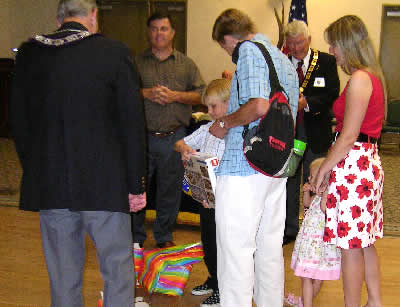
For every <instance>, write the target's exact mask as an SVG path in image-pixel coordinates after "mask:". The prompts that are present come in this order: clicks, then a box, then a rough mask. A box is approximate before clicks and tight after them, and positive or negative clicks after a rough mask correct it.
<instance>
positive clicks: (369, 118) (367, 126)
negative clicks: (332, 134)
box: [333, 70, 385, 138]
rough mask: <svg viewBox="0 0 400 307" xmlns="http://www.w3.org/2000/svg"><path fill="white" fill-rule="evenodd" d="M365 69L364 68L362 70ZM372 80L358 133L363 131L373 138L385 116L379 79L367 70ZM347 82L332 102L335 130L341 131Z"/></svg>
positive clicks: (376, 135)
mask: <svg viewBox="0 0 400 307" xmlns="http://www.w3.org/2000/svg"><path fill="white" fill-rule="evenodd" d="M363 71H365V70H363ZM366 73H367V74H368V75H369V78H370V79H371V82H372V93H371V97H370V99H369V103H368V109H367V112H366V113H365V117H364V120H363V122H362V124H361V128H360V133H364V134H366V135H369V136H370V137H373V138H379V136H380V135H381V130H382V125H383V120H384V117H385V95H384V92H383V88H382V84H381V82H380V80H379V79H378V78H377V77H375V76H374V75H372V74H371V73H369V72H367V71H366ZM348 85H349V83H348V82H347V85H346V87H345V88H344V90H343V92H342V94H340V96H339V98H338V99H336V101H335V102H334V104H333V113H334V114H335V117H336V122H337V124H336V130H335V131H336V132H340V131H342V128H343V119H344V110H345V106H346V92H347V87H348Z"/></svg>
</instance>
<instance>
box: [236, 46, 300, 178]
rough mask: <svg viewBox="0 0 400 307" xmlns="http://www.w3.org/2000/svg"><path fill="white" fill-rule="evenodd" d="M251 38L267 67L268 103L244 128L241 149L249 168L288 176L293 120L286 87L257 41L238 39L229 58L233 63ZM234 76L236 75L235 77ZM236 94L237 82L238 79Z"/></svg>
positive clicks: (264, 172)
mask: <svg viewBox="0 0 400 307" xmlns="http://www.w3.org/2000/svg"><path fill="white" fill-rule="evenodd" d="M244 42H250V43H252V44H254V45H256V46H257V47H258V48H259V49H260V51H261V52H262V54H263V56H264V58H265V61H266V62H267V65H268V68H269V81H270V85H271V94H270V96H269V103H270V107H269V110H268V112H267V113H266V114H265V115H264V116H263V117H262V118H261V120H260V123H259V124H258V126H256V127H253V128H251V129H249V125H245V126H244V130H243V152H244V155H245V157H246V159H247V161H248V163H249V164H250V166H251V167H252V168H254V169H255V170H256V171H258V172H260V173H262V174H264V175H266V176H272V177H288V176H290V175H289V174H288V172H287V169H288V166H289V162H290V159H291V157H292V155H293V143H294V134H295V129H294V121H293V117H292V111H291V109H290V106H289V103H288V100H287V98H286V96H287V95H286V94H285V91H284V89H283V87H282V86H281V84H280V83H279V79H278V75H277V73H276V70H275V66H274V64H273V62H272V59H271V56H270V54H269V53H268V51H267V49H266V48H265V46H264V45H263V44H261V43H258V42H252V41H243V42H241V43H238V44H237V46H236V48H235V50H234V51H233V54H232V61H233V62H234V63H235V64H236V63H237V60H238V57H239V48H240V45H241V44H242V43H244ZM236 79H237V78H236ZM237 90H238V97H240V96H239V83H237Z"/></svg>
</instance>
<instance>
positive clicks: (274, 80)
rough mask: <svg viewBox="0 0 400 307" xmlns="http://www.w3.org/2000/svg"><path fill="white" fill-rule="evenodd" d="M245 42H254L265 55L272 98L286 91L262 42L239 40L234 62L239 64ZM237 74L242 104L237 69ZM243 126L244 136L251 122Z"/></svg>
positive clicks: (233, 54)
mask: <svg viewBox="0 0 400 307" xmlns="http://www.w3.org/2000/svg"><path fill="white" fill-rule="evenodd" d="M244 42H250V43H252V44H254V45H255V46H257V47H258V49H259V50H260V51H261V53H262V55H263V56H264V59H265V62H266V63H267V65H268V71H269V84H270V87H271V92H270V95H269V97H270V98H271V97H272V96H273V95H274V94H275V93H276V92H283V93H285V90H284V89H283V87H282V85H281V84H280V82H279V79H278V74H277V73H276V69H275V65H274V63H273V62H272V58H271V55H270V54H269V52H268V50H267V48H265V46H264V45H263V44H261V43H259V42H253V41H250V40H245V41H242V42H239V43H238V44H237V45H236V47H235V49H234V50H233V53H232V61H233V63H235V64H237V61H238V60H239V49H240V46H241V45H242V44H243V43H244ZM235 74H236V85H237V87H236V89H237V94H238V100H239V105H242V104H240V95H239V78H238V75H237V71H235ZM285 94H286V93H285ZM286 96H287V95H286ZM287 97H288V96H287ZM243 127H244V130H243V134H242V135H243V136H244V135H245V134H246V133H247V131H248V130H249V124H247V125H244V126H243Z"/></svg>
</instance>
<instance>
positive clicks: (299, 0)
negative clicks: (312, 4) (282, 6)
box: [289, 0, 307, 23]
mask: <svg viewBox="0 0 400 307" xmlns="http://www.w3.org/2000/svg"><path fill="white" fill-rule="evenodd" d="M293 19H297V20H302V21H304V22H305V23H307V9H306V0H292V4H291V5H290V11H289V22H291V21H293Z"/></svg>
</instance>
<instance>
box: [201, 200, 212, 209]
mask: <svg viewBox="0 0 400 307" xmlns="http://www.w3.org/2000/svg"><path fill="white" fill-rule="evenodd" d="M201 204H202V205H203V207H204V208H206V209H210V206H209V204H207V202H206V201H205V200H203V202H202V203H201Z"/></svg>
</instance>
